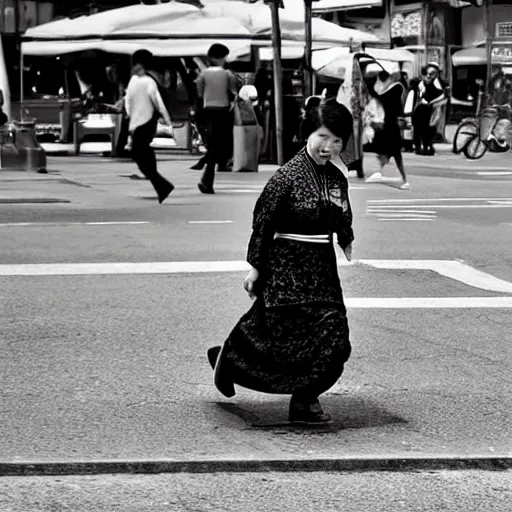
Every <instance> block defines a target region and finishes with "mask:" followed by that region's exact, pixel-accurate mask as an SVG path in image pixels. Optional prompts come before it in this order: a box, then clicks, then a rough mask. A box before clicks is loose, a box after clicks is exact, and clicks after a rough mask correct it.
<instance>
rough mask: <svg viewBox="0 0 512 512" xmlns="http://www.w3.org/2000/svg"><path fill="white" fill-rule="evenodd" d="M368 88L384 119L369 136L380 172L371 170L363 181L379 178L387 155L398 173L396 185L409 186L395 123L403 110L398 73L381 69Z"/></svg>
mask: <svg viewBox="0 0 512 512" xmlns="http://www.w3.org/2000/svg"><path fill="white" fill-rule="evenodd" d="M368 90H369V92H370V94H371V95H372V96H373V97H374V98H376V99H377V100H378V101H379V102H380V104H381V105H382V108H383V109H384V123H383V125H382V127H381V129H378V130H376V131H375V138H374V139H373V147H374V149H375V152H376V153H377V156H378V159H379V164H380V172H377V173H374V174H372V176H370V177H369V178H368V179H367V180H366V181H367V182H376V181H379V180H380V179H381V178H382V169H383V168H384V166H385V165H386V164H388V163H389V160H390V159H391V158H394V159H395V163H396V166H397V168H398V171H399V172H400V175H401V176H402V184H401V185H400V187H399V188H400V190H409V189H410V188H411V186H410V185H409V182H408V181H407V174H406V172H405V166H404V159H403V156H402V145H403V141H402V133H401V130H400V125H399V124H398V118H399V117H400V116H401V115H402V113H403V98H404V95H405V88H404V86H403V85H402V83H401V77H398V76H393V75H390V74H389V73H388V72H387V71H381V72H380V73H379V74H378V76H377V81H376V82H375V85H374V86H373V87H372V86H371V85H369V87H368Z"/></svg>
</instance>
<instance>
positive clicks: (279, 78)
mask: <svg viewBox="0 0 512 512" xmlns="http://www.w3.org/2000/svg"><path fill="white" fill-rule="evenodd" d="M269 5H270V12H271V14H272V51H273V53H274V61H273V64H274V107H275V118H276V148H277V165H283V164H284V155H283V68H282V65H281V26H280V25H279V6H278V4H277V2H276V1H275V0H274V1H273V2H270V4H269Z"/></svg>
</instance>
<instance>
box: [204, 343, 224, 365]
mask: <svg viewBox="0 0 512 512" xmlns="http://www.w3.org/2000/svg"><path fill="white" fill-rule="evenodd" d="M220 349H221V347H212V348H209V349H208V351H207V353H206V354H207V356H208V362H209V363H210V366H211V367H212V370H215V365H216V364H217V359H218V358H219V354H220Z"/></svg>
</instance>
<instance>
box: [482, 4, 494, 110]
mask: <svg viewBox="0 0 512 512" xmlns="http://www.w3.org/2000/svg"><path fill="white" fill-rule="evenodd" d="M491 4H492V0H485V1H484V27H485V36H486V37H485V53H486V58H487V73H486V76H485V103H486V104H487V101H488V100H489V88H490V85H491V80H492V43H493V20H492V15H491Z"/></svg>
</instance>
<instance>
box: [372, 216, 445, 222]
mask: <svg viewBox="0 0 512 512" xmlns="http://www.w3.org/2000/svg"><path fill="white" fill-rule="evenodd" d="M377 220H379V221H381V222H386V221H387V222H395V221H399V222H400V221H408V222H410V221H413V222H414V221H419V222H431V221H435V220H436V219H435V218H434V217H421V218H419V217H413V218H405V217H396V218H393V219H391V218H384V217H379V218H378V219H377Z"/></svg>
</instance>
